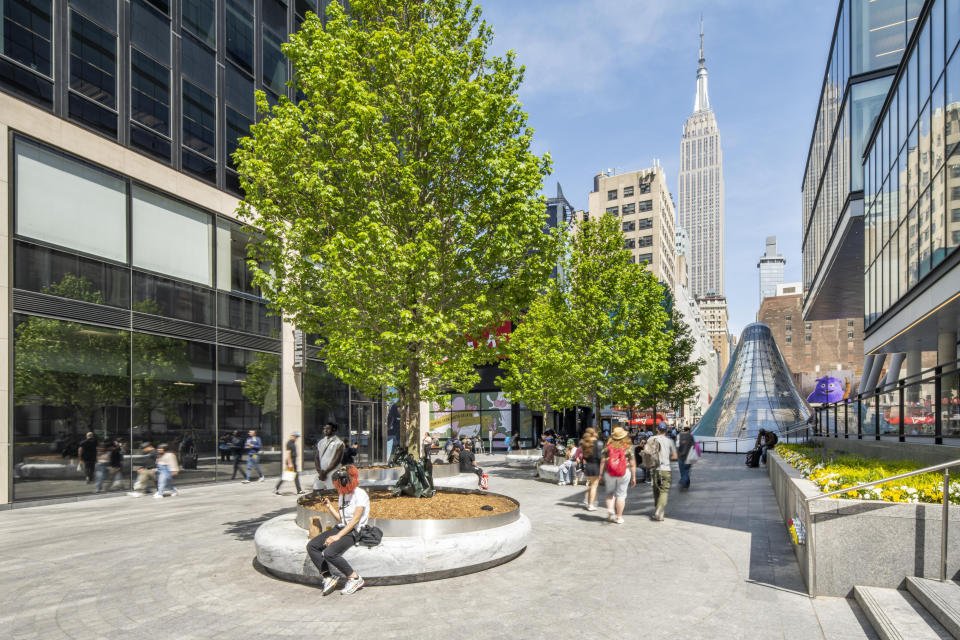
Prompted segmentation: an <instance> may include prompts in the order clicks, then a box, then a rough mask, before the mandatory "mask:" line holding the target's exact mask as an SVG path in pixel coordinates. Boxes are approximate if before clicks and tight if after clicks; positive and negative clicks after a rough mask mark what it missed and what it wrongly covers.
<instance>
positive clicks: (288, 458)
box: [273, 433, 303, 495]
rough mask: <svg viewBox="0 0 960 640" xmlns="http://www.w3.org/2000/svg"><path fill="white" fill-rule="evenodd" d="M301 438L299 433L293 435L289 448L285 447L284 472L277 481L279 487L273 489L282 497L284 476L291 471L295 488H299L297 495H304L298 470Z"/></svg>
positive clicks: (288, 442)
mask: <svg viewBox="0 0 960 640" xmlns="http://www.w3.org/2000/svg"><path fill="white" fill-rule="evenodd" d="M299 437H300V434H299V433H291V434H290V439H289V440H287V446H286V447H284V451H283V471H282V472H281V473H280V479H279V480H277V486H275V487H274V488H273V492H274V493H275V494H277V495H280V485H282V484H283V474H284V473H288V472H290V471H293V486H295V487H296V488H297V493H298V494H300V493H303V489H301V488H300V474H299V469H297V438H299Z"/></svg>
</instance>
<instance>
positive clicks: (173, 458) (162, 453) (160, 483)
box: [153, 444, 180, 498]
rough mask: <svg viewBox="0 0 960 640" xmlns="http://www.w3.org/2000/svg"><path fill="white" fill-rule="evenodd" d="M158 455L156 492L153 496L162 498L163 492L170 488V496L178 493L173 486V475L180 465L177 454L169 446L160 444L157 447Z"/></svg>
mask: <svg viewBox="0 0 960 640" xmlns="http://www.w3.org/2000/svg"><path fill="white" fill-rule="evenodd" d="M157 452H158V453H159V457H158V458H157V492H156V493H155V494H153V497H154V498H162V497H163V492H164V491H166V490H167V489H169V490H170V497H171V498H172V497H173V496H178V495H180V492H179V491H177V488H176V487H175V486H173V478H174V476H176V475H178V474H179V473H180V465H179V464H178V463H177V454H175V453H174V452H173V451H171V450H170V446H169V445H166V444H161V445H159V446H158V447H157Z"/></svg>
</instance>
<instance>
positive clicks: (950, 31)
mask: <svg viewBox="0 0 960 640" xmlns="http://www.w3.org/2000/svg"><path fill="white" fill-rule="evenodd" d="M944 9H945V10H944V13H945V14H946V21H947V52H946V57H947V58H949V57H950V52H951V51H953V50H954V49H955V48H956V46H957V42H958V41H960V0H944Z"/></svg>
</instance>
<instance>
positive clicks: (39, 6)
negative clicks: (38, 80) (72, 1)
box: [0, 0, 53, 77]
mask: <svg viewBox="0 0 960 640" xmlns="http://www.w3.org/2000/svg"><path fill="white" fill-rule="evenodd" d="M51 5H52V2H51V0H46V1H44V0H34V1H33V2H31V1H29V0H6V1H5V2H3V3H0V11H2V19H3V25H2V28H3V31H2V32H0V33H2V36H0V52H2V53H3V55H5V56H6V57H8V58H10V59H11V60H16V61H17V62H19V63H20V64H22V65H24V66H26V67H28V68H30V69H32V70H34V71H36V72H37V73H41V74H43V75H45V76H47V77H50V76H52V75H53V67H52V63H51V61H50V60H51V57H52V56H51V48H52V47H51V38H52V27H51V24H50V19H51V15H52V13H53V9H52V7H51Z"/></svg>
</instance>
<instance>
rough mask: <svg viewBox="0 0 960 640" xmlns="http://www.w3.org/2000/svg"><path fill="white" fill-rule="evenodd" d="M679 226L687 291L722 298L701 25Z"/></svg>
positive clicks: (713, 127) (715, 158) (712, 128)
mask: <svg viewBox="0 0 960 640" xmlns="http://www.w3.org/2000/svg"><path fill="white" fill-rule="evenodd" d="M680 162H681V164H680V188H679V190H678V192H679V194H680V203H679V204H680V213H679V217H680V226H681V227H683V228H684V229H686V231H687V234H688V237H689V240H690V256H689V257H690V289H691V292H692V293H693V295H694V296H696V297H698V298H702V297H722V296H723V153H722V151H721V150H720V131H719V130H718V129H717V119H716V118H715V117H714V115H713V109H711V108H710V98H709V96H708V95H707V67H706V59H705V58H704V57H703V23H702V21H701V24H700V66H699V67H698V68H697V97H696V100H695V101H694V103H693V115H691V116H690V117H689V118H687V122H686V124H685V125H684V126H683V141H682V142H681V143H680Z"/></svg>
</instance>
